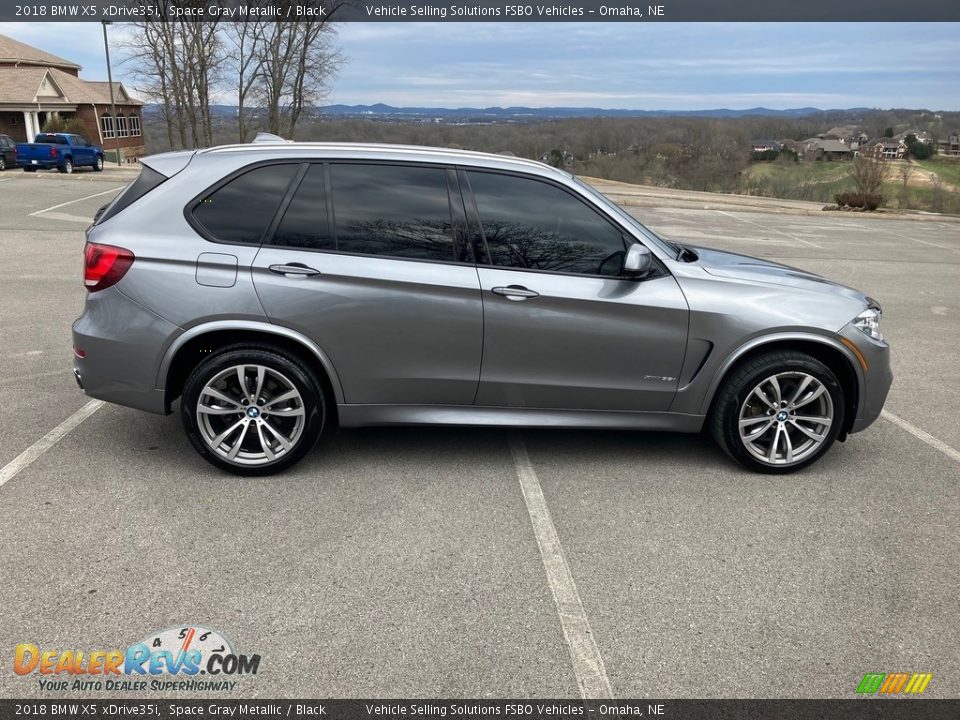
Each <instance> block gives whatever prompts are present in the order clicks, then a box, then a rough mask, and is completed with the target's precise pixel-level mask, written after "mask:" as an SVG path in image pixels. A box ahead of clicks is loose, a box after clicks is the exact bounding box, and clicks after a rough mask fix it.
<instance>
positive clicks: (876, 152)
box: [860, 138, 907, 160]
mask: <svg viewBox="0 0 960 720" xmlns="http://www.w3.org/2000/svg"><path fill="white" fill-rule="evenodd" d="M860 154H861V155H868V156H871V157H875V158H877V159H878V160H902V159H903V158H904V157H906V155H907V144H906V143H905V142H904V141H903V140H894V139H892V138H888V139H886V140H880V141H878V142H875V143H873V144H872V145H868V146H866V147H863V148H861V149H860Z"/></svg>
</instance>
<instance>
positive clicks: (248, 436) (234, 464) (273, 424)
mask: <svg viewBox="0 0 960 720" xmlns="http://www.w3.org/2000/svg"><path fill="white" fill-rule="evenodd" d="M240 367H245V370H244V371H243V374H244V381H245V383H246V390H245V392H241V390H240V388H241V385H240V379H239V374H238V368H240ZM261 369H262V371H263V375H262V377H263V380H262V382H261V384H260V387H261V391H260V395H259V397H257V398H256V402H253V401H252V400H251V398H250V395H252V394H253V393H254V392H256V387H257V386H258V381H259V378H260V371H261ZM213 392H215V393H216V395H214V394H211V393H213ZM282 396H287V398H288V399H282V400H281V399H279V398H281V397H282ZM271 398H278V399H277V400H273V403H271ZM201 400H202V401H203V404H202V405H201ZM201 407H204V408H206V410H207V412H201V411H200V408H201ZM211 411H213V412H211ZM180 420H181V422H182V423H183V427H184V429H185V430H186V432H187V436H188V437H189V438H190V442H191V443H193V447H194V448H195V449H196V450H197V452H198V453H200V456H201V457H202V458H203V459H204V460H206V461H207V462H209V463H210V464H211V465H214V466H216V467H218V468H220V469H222V470H227V471H229V472H231V473H234V474H235V475H244V476H260V475H272V474H274V473H278V472H281V471H283V470H286V469H287V468H289V467H291V466H293V465H295V464H296V463H297V462H299V461H300V460H301V459H302V458H303V457H304V455H306V454H307V453H308V452H310V450H311V449H313V447H314V446H315V445H316V443H317V440H318V439H319V438H320V435H321V433H322V432H323V428H324V425H325V422H326V400H325V398H324V393H323V388H322V385H321V384H320V382H319V381H318V379H317V377H316V375H315V374H314V373H313V372H312V371H311V370H310V369H309V368H308V367H306V366H305V365H304V364H303V363H301V362H300V361H299V360H297V359H295V358H293V357H290V356H288V355H286V354H284V353H281V352H278V351H276V350H274V349H272V348H270V347H269V346H261V345H234V346H231V347H228V348H225V349H224V350H223V351H221V352H220V353H218V354H216V355H214V356H212V357H210V358H208V359H206V360H204V361H203V362H202V363H200V364H199V365H198V366H197V367H196V368H195V369H194V370H193V372H192V373H191V374H190V376H189V377H188V378H187V382H186V384H185V386H184V389H183V397H182V398H181V402H180ZM231 427H233V430H232V431H228V430H229V428H231ZM271 428H273V430H271ZM274 431H276V432H274ZM281 436H282V438H283V442H282V441H281V440H280V437H281ZM218 439H219V440H220V442H219V443H218V444H217V445H214V444H213V443H214V442H215V441H217V440H218ZM284 442H286V443H289V447H287V446H286V445H285V444H284Z"/></svg>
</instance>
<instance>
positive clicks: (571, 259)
mask: <svg viewBox="0 0 960 720" xmlns="http://www.w3.org/2000/svg"><path fill="white" fill-rule="evenodd" d="M467 176H468V178H469V180H470V186H471V188H472V189H473V195H474V197H475V198H476V202H477V210H478V212H479V213H480V223H481V225H482V226H483V233H484V236H485V237H486V240H487V246H488V248H489V250H490V260H491V262H492V263H493V264H494V265H501V266H505V267H515V268H524V269H528V270H548V271H551V272H567V273H581V274H584V275H619V274H620V269H621V266H622V264H623V252H624V244H623V237H622V235H621V233H620V231H619V230H618V229H617V228H615V227H614V226H613V225H611V224H610V223H609V222H607V221H606V220H605V219H603V218H602V217H601V216H600V215H599V214H598V213H597V212H596V211H594V210H592V209H591V208H590V207H588V206H587V205H586V204H585V203H583V202H581V201H580V200H578V199H577V198H575V197H573V196H572V195H571V194H570V193H568V192H566V191H564V190H561V189H560V188H558V187H555V186H553V185H549V184H547V183H544V182H539V181H537V180H528V179H525V178H520V177H514V176H510V175H497V174H495V173H483V172H469V173H467Z"/></svg>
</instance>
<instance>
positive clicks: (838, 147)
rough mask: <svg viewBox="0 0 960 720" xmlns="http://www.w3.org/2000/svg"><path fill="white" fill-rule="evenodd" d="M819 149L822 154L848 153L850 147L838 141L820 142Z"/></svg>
mask: <svg viewBox="0 0 960 720" xmlns="http://www.w3.org/2000/svg"><path fill="white" fill-rule="evenodd" d="M820 149H821V150H823V151H824V152H850V146H849V145H844V144H843V143H842V142H840V141H839V140H821V141H820Z"/></svg>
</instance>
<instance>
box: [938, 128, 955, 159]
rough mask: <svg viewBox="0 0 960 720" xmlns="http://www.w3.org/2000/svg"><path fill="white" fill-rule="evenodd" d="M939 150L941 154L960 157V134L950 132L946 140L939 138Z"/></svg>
mask: <svg viewBox="0 0 960 720" xmlns="http://www.w3.org/2000/svg"><path fill="white" fill-rule="evenodd" d="M937 152H938V153H940V154H941V155H950V156H953V157H960V134H958V133H950V136H949V137H948V138H947V139H946V140H938V141H937Z"/></svg>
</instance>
